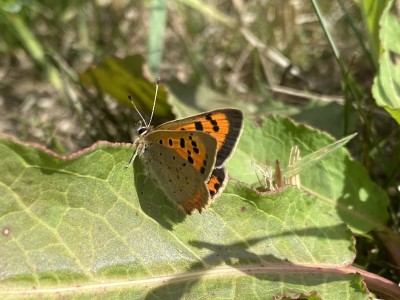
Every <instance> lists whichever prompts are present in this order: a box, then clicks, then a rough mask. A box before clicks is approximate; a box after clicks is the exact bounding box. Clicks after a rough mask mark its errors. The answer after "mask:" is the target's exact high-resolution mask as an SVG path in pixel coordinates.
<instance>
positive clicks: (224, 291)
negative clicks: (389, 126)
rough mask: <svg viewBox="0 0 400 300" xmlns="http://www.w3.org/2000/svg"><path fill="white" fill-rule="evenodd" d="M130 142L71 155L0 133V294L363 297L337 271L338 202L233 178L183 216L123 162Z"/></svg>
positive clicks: (341, 261)
mask: <svg viewBox="0 0 400 300" xmlns="http://www.w3.org/2000/svg"><path fill="white" fill-rule="evenodd" d="M275 122H277V120H275ZM285 122H287V121H285ZM285 122H283V123H285ZM247 125H249V124H247ZM275 133H276V134H277V136H279V134H278V132H277V131H276V132H275ZM248 135H252V133H251V131H246V132H245V133H244V136H243V140H244V141H248V140H249V138H250V137H251V136H250V137H249V136H248ZM277 138H278V137H277ZM310 141H311V140H310ZM132 150H133V149H132V148H131V146H130V145H129V146H127V145H122V144H110V143H99V144H97V145H95V146H93V147H91V148H89V149H86V150H84V151H81V152H80V153H77V154H75V155H73V156H71V157H70V158H68V159H67V158H62V157H58V156H56V155H54V154H53V153H51V152H49V151H48V150H46V151H45V150H43V149H40V148H37V147H32V146H29V145H24V144H20V143H18V142H15V141H13V140H11V139H9V138H2V139H0V155H1V157H3V159H2V160H1V161H0V232H2V234H1V235H0V271H1V272H0V274H1V276H0V297H1V298H2V299H5V298H10V299H15V298H18V297H19V298H35V297H38V296H40V297H45V298H48V297H49V298H54V297H60V296H62V297H84V298H91V297H102V296H103V297H105V298H113V297H122V298H134V297H137V298H148V299H155V298H157V297H158V298H160V297H162V298H163V299H177V298H181V297H184V296H186V297H190V298H199V295H201V297H202V298H204V295H207V296H209V297H213V298H218V297H225V298H230V299H232V298H255V297H258V296H260V295H262V297H264V298H268V299H271V298H272V297H274V296H277V295H283V294H286V295H295V294H299V293H306V294H310V293H313V292H314V293H316V294H317V295H318V296H319V297H320V298H322V299H344V295H346V298H347V299H367V297H368V291H367V290H366V288H365V285H364V284H363V282H362V280H361V278H360V276H359V275H357V274H347V275H346V274H344V273H341V272H339V271H338V270H336V268H339V269H340V268H343V267H346V266H348V265H349V264H351V263H352V261H353V259H354V256H355V250H354V241H353V238H352V235H351V232H350V231H349V230H348V229H347V227H346V226H345V225H343V224H342V223H341V221H340V220H339V219H338V218H337V217H336V216H334V215H333V214H332V213H331V210H332V207H330V206H327V205H325V204H324V203H322V202H321V201H319V200H318V199H317V198H316V197H314V196H311V195H309V194H306V193H302V192H301V191H300V190H298V189H296V188H288V189H286V190H284V191H283V192H281V193H276V194H259V193H257V192H255V191H254V190H252V189H249V188H248V187H246V186H244V185H242V184H240V183H238V182H237V181H235V180H231V182H230V183H229V184H228V186H227V188H226V190H225V192H224V193H223V194H222V195H221V196H220V197H219V198H218V199H217V200H216V201H215V202H214V203H212V204H211V205H210V207H209V208H208V209H207V210H205V211H204V213H202V214H199V213H193V215H192V216H187V215H185V214H183V213H182V212H181V211H180V210H178V209H176V208H175V207H174V206H173V205H172V203H171V202H170V201H168V200H167V199H166V197H165V196H164V195H162V193H161V192H160V190H159V189H158V188H157V186H156V185H155V184H154V183H153V181H152V180H150V179H149V178H147V177H146V175H145V173H144V172H143V166H142V165H141V163H140V161H139V160H138V161H137V163H135V170H134V172H132V170H125V168H124V166H125V165H126V162H127V160H129V158H130V155H131V153H132ZM241 151H243V150H239V154H241V155H239V156H242V153H241ZM235 162H236V163H235ZM245 163H246V162H245V161H243V162H241V164H238V162H237V159H235V157H233V159H232V164H231V165H230V167H234V166H235V164H236V165H238V166H239V167H240V168H242V169H244V168H245ZM277 282H279V284H277ZM249 286H251V288H249ZM201 297H200V298H201Z"/></svg>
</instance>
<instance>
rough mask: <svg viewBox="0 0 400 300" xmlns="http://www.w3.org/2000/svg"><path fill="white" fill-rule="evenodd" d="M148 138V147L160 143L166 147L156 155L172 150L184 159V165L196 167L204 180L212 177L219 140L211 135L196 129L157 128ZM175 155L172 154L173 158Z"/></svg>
mask: <svg viewBox="0 0 400 300" xmlns="http://www.w3.org/2000/svg"><path fill="white" fill-rule="evenodd" d="M146 140H147V145H148V146H147V147H148V148H150V146H151V144H158V145H160V146H161V148H160V149H164V151H160V153H156V154H155V155H158V156H162V155H164V153H163V152H165V151H172V152H173V153H174V154H175V156H180V157H181V158H183V159H184V162H183V163H182V167H185V166H186V165H188V166H190V167H192V168H194V169H195V170H196V171H197V172H198V174H199V175H198V176H200V177H201V178H202V179H203V180H204V181H205V180H206V179H208V178H209V177H210V174H211V171H212V169H213V168H214V165H215V154H214V153H215V152H216V148H217V141H216V140H215V139H214V138H212V137H211V136H210V135H208V134H206V133H204V132H195V131H176V130H156V131H152V132H151V133H149V134H147V136H146ZM151 152H153V151H151ZM175 156H172V159H173V160H174V157H175Z"/></svg>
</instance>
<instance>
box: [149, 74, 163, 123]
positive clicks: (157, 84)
mask: <svg viewBox="0 0 400 300" xmlns="http://www.w3.org/2000/svg"><path fill="white" fill-rule="evenodd" d="M160 81H161V78H160V77H157V80H156V93H155V94H154V101H153V109H152V110H151V116H150V121H149V125H150V124H151V120H153V115H154V108H155V107H156V101H157V94H158V86H159V85H160Z"/></svg>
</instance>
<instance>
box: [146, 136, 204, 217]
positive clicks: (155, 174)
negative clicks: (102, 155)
mask: <svg viewBox="0 0 400 300" xmlns="http://www.w3.org/2000/svg"><path fill="white" fill-rule="evenodd" d="M146 147H147V151H144V152H143V154H142V159H143V160H144V162H145V166H146V169H147V171H148V172H149V174H150V176H151V177H152V178H154V179H155V180H156V182H157V184H158V186H159V187H160V188H161V189H162V190H163V191H164V193H165V195H166V196H167V197H168V198H169V199H172V200H173V202H174V203H175V204H178V205H180V206H181V207H182V208H183V209H184V210H185V211H186V212H187V213H188V214H190V213H191V212H192V211H193V210H195V209H197V210H198V211H199V212H201V210H202V209H203V208H204V207H206V206H207V205H208V202H209V199H210V195H209V192H208V189H207V186H206V184H205V179H204V178H203V177H202V176H200V173H199V172H198V170H196V169H195V168H194V167H193V165H191V164H190V163H188V161H187V159H186V158H184V157H182V156H180V155H178V154H177V153H176V152H175V151H173V150H171V149H170V148H167V147H165V146H163V145H161V144H159V143H156V142H149V143H148V144H147V146H146ZM208 172H209V173H210V172H211V170H208ZM208 176H209V175H208Z"/></svg>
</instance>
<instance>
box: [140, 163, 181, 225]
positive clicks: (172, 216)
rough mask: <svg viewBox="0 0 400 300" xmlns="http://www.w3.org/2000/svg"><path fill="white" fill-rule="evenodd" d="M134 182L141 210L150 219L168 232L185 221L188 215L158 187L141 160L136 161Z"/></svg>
mask: <svg viewBox="0 0 400 300" xmlns="http://www.w3.org/2000/svg"><path fill="white" fill-rule="evenodd" d="M160 171H162V170H160ZM134 181H135V187H136V192H137V196H138V199H139V204H140V206H141V209H142V211H143V212H144V213H145V214H147V215H148V216H149V217H150V218H152V219H154V220H155V221H156V222H158V223H159V224H160V225H161V226H163V227H165V228H166V229H168V230H172V229H173V226H174V225H175V224H177V223H181V222H183V221H184V220H185V218H186V216H187V214H186V213H185V212H184V211H183V210H182V209H181V208H179V207H177V206H175V205H174V204H173V203H172V202H171V201H170V200H169V199H168V198H167V196H165V195H164V193H163V192H162V190H161V189H160V188H159V187H157V184H156V182H155V181H154V180H152V179H151V178H150V177H149V175H148V174H146V171H145V169H144V166H143V164H142V162H141V160H140V159H136V160H135V163H134Z"/></svg>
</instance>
